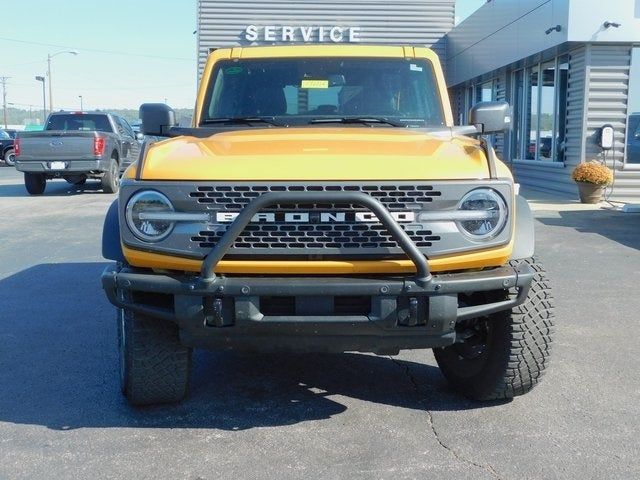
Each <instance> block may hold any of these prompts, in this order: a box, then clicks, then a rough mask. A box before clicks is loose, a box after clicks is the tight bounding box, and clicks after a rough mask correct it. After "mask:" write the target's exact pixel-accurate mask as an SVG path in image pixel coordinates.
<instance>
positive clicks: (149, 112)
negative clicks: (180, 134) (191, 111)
mask: <svg viewBox="0 0 640 480" xmlns="http://www.w3.org/2000/svg"><path fill="white" fill-rule="evenodd" d="M139 113H140V119H141V120H142V127H141V130H142V133H143V134H144V135H152V136H156V137H166V136H168V135H169V129H170V128H171V127H175V126H177V125H178V123H177V122H176V113H175V112H174V111H173V109H172V108H171V107H170V106H169V105H165V104H164V103H143V104H142V105H140V112H139Z"/></svg>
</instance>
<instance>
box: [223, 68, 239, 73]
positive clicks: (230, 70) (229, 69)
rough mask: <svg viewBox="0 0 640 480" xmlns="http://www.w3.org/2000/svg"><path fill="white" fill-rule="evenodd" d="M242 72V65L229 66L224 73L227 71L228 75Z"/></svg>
mask: <svg viewBox="0 0 640 480" xmlns="http://www.w3.org/2000/svg"><path fill="white" fill-rule="evenodd" d="M241 72H242V67H229V68H227V69H226V70H225V71H224V73H226V74H227V75H237V74H239V73H241Z"/></svg>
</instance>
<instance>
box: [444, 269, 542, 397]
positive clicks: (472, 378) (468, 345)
mask: <svg viewBox="0 0 640 480" xmlns="http://www.w3.org/2000/svg"><path fill="white" fill-rule="evenodd" d="M521 262H526V263H528V264H529V265H530V266H531V267H532V268H533V270H534V271H535V275H534V277H533V281H532V284H531V289H530V290H529V294H528V295H527V298H526V300H525V301H524V303H523V304H522V305H520V306H518V307H515V308H513V309H512V310H507V311H506V312H499V313H496V314H493V315H490V316H488V317H484V318H479V319H474V320H470V321H464V322H459V323H458V325H456V332H457V334H458V335H457V336H458V338H459V339H462V341H461V342H459V343H456V344H454V345H452V346H450V347H446V348H437V349H434V355H435V358H436V361H437V362H438V365H439V366H440V369H441V370H442V373H443V374H444V376H445V377H446V378H447V380H448V381H449V383H450V384H451V385H452V386H453V387H454V388H455V389H457V390H458V391H460V392H461V393H462V394H464V395H465V396H467V397H469V398H472V399H474V400H505V399H510V398H513V397H515V396H518V395H522V394H525V393H527V392H528V391H529V390H531V389H532V388H533V387H534V386H535V385H536V384H537V383H538V381H539V380H540V377H541V376H542V374H543V373H544V370H545V368H546V366H547V364H548V363H549V353H550V350H551V340H552V336H553V319H554V313H553V309H554V300H553V296H552V294H551V287H550V286H549V282H548V280H547V277H546V274H545V271H544V269H543V267H542V265H541V264H540V263H539V262H538V261H537V260H536V259H535V258H530V259H526V260H519V261H513V262H510V264H511V265H512V266H517V265H518V264H519V263H521Z"/></svg>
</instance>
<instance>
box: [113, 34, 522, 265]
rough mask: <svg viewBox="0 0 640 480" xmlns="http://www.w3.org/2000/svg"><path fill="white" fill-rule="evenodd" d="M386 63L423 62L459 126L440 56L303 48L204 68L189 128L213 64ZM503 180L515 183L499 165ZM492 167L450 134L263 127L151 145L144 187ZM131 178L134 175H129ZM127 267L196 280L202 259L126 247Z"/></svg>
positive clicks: (477, 259) (436, 176) (264, 51)
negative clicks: (192, 275)
mask: <svg viewBox="0 0 640 480" xmlns="http://www.w3.org/2000/svg"><path fill="white" fill-rule="evenodd" d="M270 57H274V58H283V57H352V58H353V57H378V58H380V57H383V58H384V57H386V58H396V57H399V58H407V57H408V58H422V59H426V60H427V61H430V62H432V63H433V65H434V71H435V74H436V80H437V83H438V89H439V94H440V97H441V98H442V102H443V106H444V117H445V123H446V126H447V127H451V126H452V125H453V116H452V114H451V108H450V104H449V99H448V94H447V89H446V85H445V81H444V77H443V74H442V69H441V68H440V62H439V60H438V57H437V56H436V54H435V53H434V52H432V51H431V50H429V49H427V48H421V47H391V46H364V45H304V46H300V45H297V46H277V47H251V48H241V47H236V48H233V49H219V50H216V51H214V52H213V53H212V54H211V55H210V56H209V59H208V61H207V64H206V66H205V69H204V73H203V78H202V81H201V83H200V89H199V92H198V97H197V103H196V110H195V115H194V119H193V122H194V123H193V124H194V126H196V125H197V124H198V123H199V120H200V116H201V110H200V109H201V106H202V105H203V104H204V98H205V96H206V89H207V86H208V83H209V82H208V79H209V77H210V76H211V73H212V72H213V70H214V66H215V63H216V62H217V61H219V60H221V59H233V58H270ZM497 169H498V176H499V177H501V178H511V173H510V171H509V169H508V168H507V167H506V165H504V164H502V163H501V162H498V165H497ZM488 173H489V172H488V167H487V161H486V158H485V155H484V152H483V151H482V149H481V147H480V145H479V143H478V141H477V140H475V139H472V138H468V137H463V136H455V135H453V134H451V133H446V132H444V133H438V134H430V133H425V132H420V131H416V130H412V129H387V128H370V129H366V128H344V127H340V128H331V127H326V126H323V127H319V128H313V127H300V128H286V129H279V128H278V129H277V128H262V129H258V128H255V129H250V130H242V131H231V132H226V133H219V134H216V135H214V136H211V137H209V138H196V137H188V136H183V137H177V138H171V139H167V140H164V141H161V142H157V143H154V144H153V145H152V146H150V147H149V149H148V151H147V155H146V157H145V160H144V163H143V168H142V172H141V179H142V180H143V182H144V180H155V181H162V180H184V181H236V182H237V181H323V180H324V181H347V182H348V181H362V180H380V181H389V180H397V181H405V180H416V181H424V180H465V179H469V180H471V179H482V178H487V177H488ZM124 176H125V178H127V179H133V178H135V168H134V167H132V168H129V169H128V170H127V171H126V172H125V175H124ZM123 249H124V254H125V257H126V258H127V260H128V262H129V263H130V264H131V265H134V266H138V267H149V268H155V269H161V270H183V271H192V272H197V271H199V270H200V267H201V261H198V260H192V259H185V258H181V257H175V256H169V255H163V254H158V253H148V252H143V251H139V250H135V249H131V248H128V247H124V246H123ZM511 251H512V244H508V245H505V246H502V247H499V248H494V249H490V250H480V251H476V252H472V253H464V254H459V255H448V256H442V257H434V258H431V259H430V260H429V266H430V268H431V270H432V271H449V270H464V269H476V268H484V267H492V266H498V265H503V264H504V263H506V262H507V261H508V259H509V256H510V254H511ZM216 271H217V272H218V273H225V274H235V275H246V274H272V275H290V274H298V275H302V274H304V275H315V274H318V275H336V274H340V275H349V274H394V273H410V272H412V271H414V267H413V264H412V263H411V262H410V261H409V260H398V261H391V260H383V261H349V260H342V261H235V260H234V261H231V260H223V261H221V262H220V263H219V264H218V268H217V270H216Z"/></svg>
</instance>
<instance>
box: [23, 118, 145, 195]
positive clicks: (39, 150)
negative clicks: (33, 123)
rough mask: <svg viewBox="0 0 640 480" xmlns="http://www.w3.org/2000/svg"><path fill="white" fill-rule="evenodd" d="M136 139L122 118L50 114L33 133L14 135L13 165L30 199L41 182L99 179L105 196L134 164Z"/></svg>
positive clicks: (43, 184) (37, 192)
mask: <svg viewBox="0 0 640 480" xmlns="http://www.w3.org/2000/svg"><path fill="white" fill-rule="evenodd" d="M139 153H140V143H139V137H138V136H137V135H136V134H135V133H134V132H133V130H132V129H131V126H130V125H129V124H128V123H127V121H126V120H125V119H124V118H121V117H119V116H117V115H112V114H109V113H102V112H55V113H52V114H50V115H49V117H48V118H47V122H46V124H45V128H44V130H42V131H39V132H20V133H19V134H18V137H17V138H16V141H15V158H16V161H15V166H16V169H17V170H19V171H21V172H24V184H25V187H26V189H27V192H29V194H31V195H40V194H42V193H44V190H45V188H46V182H47V180H51V179H54V178H63V179H64V180H66V181H67V182H69V183H71V184H73V185H83V184H84V183H85V182H86V181H87V179H99V180H100V181H101V183H102V189H103V191H104V192H105V193H115V192H117V191H118V184H119V180H120V173H121V172H122V171H124V169H126V168H127V167H128V166H129V165H131V163H132V162H134V161H135V160H137V159H138V155H139Z"/></svg>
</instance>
